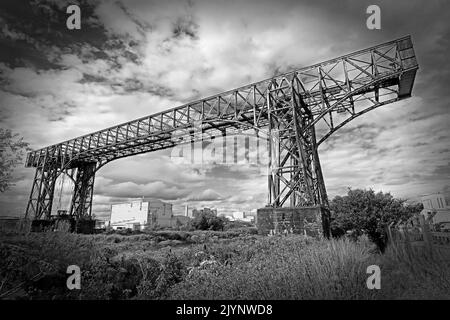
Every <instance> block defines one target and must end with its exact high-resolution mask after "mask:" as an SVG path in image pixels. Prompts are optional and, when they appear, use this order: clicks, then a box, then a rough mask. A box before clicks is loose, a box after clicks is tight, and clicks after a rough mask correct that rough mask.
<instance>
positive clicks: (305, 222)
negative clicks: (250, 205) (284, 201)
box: [256, 206, 330, 238]
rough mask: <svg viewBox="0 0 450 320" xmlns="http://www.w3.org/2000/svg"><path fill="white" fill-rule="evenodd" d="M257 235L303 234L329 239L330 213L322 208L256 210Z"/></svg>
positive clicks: (269, 208) (267, 208) (268, 208)
mask: <svg viewBox="0 0 450 320" xmlns="http://www.w3.org/2000/svg"><path fill="white" fill-rule="evenodd" d="M256 219H257V222H256V225H257V227H258V233H259V234H262V235H273V234H286V233H295V234H304V235H308V236H312V237H316V238H323V237H325V238H329V237H330V211H329V210H328V209H327V208H325V207H322V206H313V207H299V208H271V207H266V208H261V209H258V210H257V218H256Z"/></svg>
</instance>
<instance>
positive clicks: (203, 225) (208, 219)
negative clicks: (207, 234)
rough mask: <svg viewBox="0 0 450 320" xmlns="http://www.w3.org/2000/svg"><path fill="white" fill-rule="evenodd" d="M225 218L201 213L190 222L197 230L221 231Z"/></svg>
mask: <svg viewBox="0 0 450 320" xmlns="http://www.w3.org/2000/svg"><path fill="white" fill-rule="evenodd" d="M225 221H226V220H225V218H223V217H217V216H216V215H214V214H213V213H210V212H202V213H200V214H198V215H197V216H196V217H195V218H194V220H193V221H192V226H193V227H194V228H195V229H197V230H215V231H218V230H223V228H224V226H225Z"/></svg>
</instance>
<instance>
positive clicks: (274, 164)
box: [26, 36, 418, 219]
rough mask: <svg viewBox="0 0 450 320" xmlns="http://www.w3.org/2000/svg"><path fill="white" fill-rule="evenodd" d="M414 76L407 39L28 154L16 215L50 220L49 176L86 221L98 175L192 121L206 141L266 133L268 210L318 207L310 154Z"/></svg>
mask: <svg viewBox="0 0 450 320" xmlns="http://www.w3.org/2000/svg"><path fill="white" fill-rule="evenodd" d="M417 69H418V64H417V61H416V58H415V54H414V49H413V45H412V41H411V38H410V37H409V36H408V37H404V38H400V39H396V40H393V41H390V42H386V43H383V44H380V45H377V46H374V47H371V48H368V49H364V50H360V51H357V52H354V53H351V54H348V55H345V56H341V57H339V58H335V59H332V60H329V61H326V62H323V63H318V64H315V65H312V66H309V67H305V68H301V69H298V70H295V71H292V72H288V73H286V74H282V75H278V76H275V77H272V78H270V79H266V80H263V81H260V82H256V83H252V84H249V85H246V86H243V87H240V88H237V89H234V90H230V91H226V92H223V93H220V94H217V95H214V96H211V97H209V98H205V99H201V100H197V101H194V102H191V103H187V104H185V105H182V106H179V107H176V108H173V109H169V110H166V111H163V112H159V113H156V114H152V115H149V116H146V117H143V118H140V119H137V120H134V121H130V122H126V123H123V124H120V125H117V126H114V127H110V128H107V129H104V130H100V131H97V132H94V133H90V134H87V135H84V136H81V137H78V138H75V139H71V140H68V141H64V142H62V143H58V144H55V145H52V146H49V147H46V148H42V149H39V150H36V151H32V152H30V153H29V154H28V156H27V160H26V166H27V167H35V168H36V175H35V179H34V182H33V185H32V190H31V196H30V199H29V202H28V206H27V211H26V214H27V216H30V217H34V218H35V219H43V218H49V217H50V215H51V212H52V210H51V209H52V200H53V194H54V189H55V182H56V178H57V177H58V176H59V175H60V174H61V173H65V174H68V175H69V176H70V177H71V178H72V180H73V181H74V183H75V188H74V194H73V197H72V205H71V209H70V213H71V214H73V215H75V216H77V217H90V215H91V206H92V196H93V185H94V177H95V172H96V171H97V170H98V169H99V168H100V167H102V166H103V165H105V164H106V163H108V162H110V161H112V160H115V159H119V158H123V157H127V156H132V155H136V154H141V153H145V152H150V151H155V150H161V149H166V148H170V147H173V146H175V145H177V144H179V143H180V141H181V140H180V139H183V141H195V140H196V139H197V138H196V135H195V134H194V129H193V128H194V126H193V124H194V123H199V122H201V123H202V131H203V133H205V134H208V135H209V136H216V135H226V134H230V133H233V132H236V131H237V130H239V129H242V128H244V129H245V128H268V131H269V133H270V134H274V133H276V135H277V137H278V138H277V140H276V142H275V143H270V150H271V152H270V174H269V179H268V180H269V181H268V184H269V197H268V205H270V206H274V207H281V206H291V207H297V206H307V205H318V204H321V205H325V206H327V203H328V202H327V195H326V189H325V184H324V179H323V176H322V171H321V167H320V161H319V156H318V151H317V147H318V146H319V145H320V144H321V143H322V142H323V141H324V140H325V139H327V138H328V137H329V136H330V135H331V134H332V133H333V132H335V131H336V130H338V129H339V128H341V127H342V126H344V125H345V124H347V123H348V122H350V121H351V120H353V119H355V118H356V117H358V116H360V115H362V114H364V113H366V112H368V111H370V110H373V109H375V108H377V107H379V106H382V105H385V104H388V103H392V102H395V101H397V100H400V99H403V98H407V97H409V96H410V95H411V91H412V87H413V84H414V79H415V75H416V71H417ZM186 139H188V140H186ZM270 141H273V140H270Z"/></svg>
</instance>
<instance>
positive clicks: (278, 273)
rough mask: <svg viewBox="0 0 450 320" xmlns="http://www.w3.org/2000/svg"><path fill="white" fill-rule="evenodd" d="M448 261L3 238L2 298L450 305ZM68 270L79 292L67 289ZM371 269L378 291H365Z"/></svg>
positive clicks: (236, 240) (70, 237) (223, 238)
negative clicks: (77, 277)
mask: <svg viewBox="0 0 450 320" xmlns="http://www.w3.org/2000/svg"><path fill="white" fill-rule="evenodd" d="M449 262H450V254H449V253H448V252H434V254H433V255H430V254H428V253H427V252H424V251H423V249H422V248H421V247H417V248H413V249H412V250H406V249H405V248H404V247H403V246H402V245H397V246H391V247H390V248H388V250H387V251H386V252H385V253H384V254H383V255H380V254H378V253H376V252H375V251H374V246H373V245H372V244H371V243H370V242H368V241H367V240H366V239H362V240H360V241H358V242H354V241H350V240H346V239H341V240H332V241H327V240H315V239H311V238H305V237H303V236H295V235H290V236H285V237H278V236H274V237H262V236H258V235H257V234H255V230H254V229H251V228H247V229H236V230H229V231H225V232H213V231H195V232H179V231H159V232H149V233H145V234H137V235H117V234H110V235H104V234H100V235H77V234H67V233H59V232H49V233H30V234H22V235H21V234H13V233H11V234H2V235H0V297H1V298H3V299H449V298H450V277H449V275H450V263H449ZM69 265H78V266H79V267H80V269H81V290H72V291H71V290H68V289H67V287H66V279H67V277H68V276H69V275H68V274H66V270H67V267H68V266H69ZM369 265H378V266H379V267H380V268H381V289H380V290H369V289H368V288H367V286H366V280H367V278H368V277H369V274H367V273H366V270H367V267H368V266H369Z"/></svg>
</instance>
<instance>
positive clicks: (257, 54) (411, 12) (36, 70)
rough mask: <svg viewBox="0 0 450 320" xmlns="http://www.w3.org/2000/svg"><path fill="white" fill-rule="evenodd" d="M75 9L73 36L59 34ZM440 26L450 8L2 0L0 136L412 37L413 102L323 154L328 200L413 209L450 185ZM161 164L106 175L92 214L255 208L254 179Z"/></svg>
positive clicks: (26, 186) (235, 170)
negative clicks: (407, 204)
mask: <svg viewBox="0 0 450 320" xmlns="http://www.w3.org/2000/svg"><path fill="white" fill-rule="evenodd" d="M72 3H77V4H79V6H80V8H81V16H82V17H81V30H68V29H67V28H66V19H67V17H68V16H69V15H68V14H66V8H67V6H68V5H69V4H72ZM371 4H377V5H379V6H380V8H381V27H382V28H381V30H368V29H367V28H366V19H367V17H368V15H367V14H366V8H367V7H368V6H369V5H371ZM448 21H450V2H449V1H446V0H442V1H433V0H430V1H416V0H414V1H411V0H403V1H365V0H363V1H331V0H330V1H323V0H315V1H265V0H263V1H261V0H260V1H234V0H226V1H211V0H210V1H197V0H188V1H177V2H175V1H146V0H139V1H137V0H136V1H125V0H122V1H121V0H117V1H101V0H99V1H61V0H58V1H56V0H53V1H38V0H35V1H23V0H20V1H17V0H14V1H12V0H2V1H1V3H0V127H2V128H8V129H12V130H13V131H14V132H16V133H19V134H20V135H22V136H23V137H24V139H25V140H26V141H28V142H30V144H31V147H32V148H33V149H37V148H41V147H44V146H46V145H50V144H53V143H58V142H60V141H63V140H66V139H70V138H73V137H76V136H79V135H82V134H86V133H89V132H91V131H95V130H99V129H103V128H105V127H108V126H112V125H115V124H119V123H122V122H125V121H128V120H133V119H135V118H138V117H142V116H145V115H149V114H152V113H154V112H157V111H160V110H164V109H167V108H171V107H175V106H177V105H181V104H183V103H186V102H189V101H190V100H193V99H197V98H201V97H202V96H207V95H210V94H214V93H218V92H220V91H225V90H228V89H232V88H235V87H238V86H241V85H245V84H247V83H249V82H253V81H257V80H261V79H265V78H267V77H269V76H271V75H273V74H277V73H280V72H283V71H288V70H290V69H292V68H298V67H302V66H307V65H309V64H312V63H316V62H320V61H322V60H326V59H329V58H333V57H336V56H338V55H341V54H345V53H349V52H352V51H355V50H358V49H362V48H365V47H369V46H372V45H375V44H378V43H381V42H384V41H388V40H392V39H395V38H398V37H401V36H404V35H408V34H411V35H412V38H413V42H414V46H415V51H416V55H417V58H418V62H419V65H420V69H419V72H418V74H417V77H416V82H415V87H414V91H413V97H412V98H410V99H407V100H404V101H401V102H398V103H395V104H392V105H388V106H384V107H382V108H379V109H377V110H374V111H371V112H370V113H368V114H366V115H365V116H363V117H360V118H358V119H356V120H354V121H353V122H351V123H350V124H348V125H347V126H346V127H344V128H343V129H341V130H340V131H338V132H336V133H335V134H334V135H333V136H332V137H330V138H329V139H328V140H327V141H326V142H324V143H323V144H322V145H321V146H320V149H319V152H320V157H321V160H322V168H323V171H324V176H325V183H326V185H327V190H328V193H329V196H330V197H333V196H335V195H338V194H341V195H342V194H344V193H345V192H346V189H347V187H353V188H373V189H375V190H382V191H390V192H392V193H393V194H394V195H395V196H398V197H403V198H407V199H412V200H414V199H417V198H418V196H420V195H421V194H427V193H431V192H436V191H443V190H447V191H449V190H450V182H449V181H450V179H449V178H450V164H449V155H450V147H449V145H450V143H449V142H450V131H449V129H448V127H449V123H450V115H449V111H448V110H449V107H450V106H449V102H450V91H449V90H448V83H449V82H450V74H449V58H448V57H449V54H448V50H449V49H450V42H449V41H450V24H449V23H448ZM169 155H170V150H166V151H161V152H155V153H151V154H145V155H141V156H135V157H131V158H125V159H122V160H117V161H114V162H112V163H110V164H108V165H107V166H105V167H104V168H102V169H101V170H100V171H99V172H98V174H97V177H96V183H95V198H94V213H96V215H98V216H104V215H105V214H106V213H107V212H108V210H109V208H110V204H111V203H114V202H120V201H123V200H128V199H131V198H136V197H141V196H145V197H154V198H159V199H163V200H166V201H168V202H171V203H173V204H174V208H175V211H178V212H182V211H183V206H184V205H185V204H187V203H189V204H190V206H191V207H203V206H208V207H215V208H218V209H219V211H224V212H225V211H233V210H249V209H253V208H258V207H262V206H264V205H265V201H266V198H267V195H266V191H267V190H266V189H267V186H266V181H267V178H266V176H264V175H263V174H261V172H260V171H258V170H248V168H246V167H243V166H240V165H233V166H225V165H217V166H208V167H202V168H199V167H195V166H186V165H181V164H177V163H174V162H173V161H171V160H170V157H169ZM33 174H34V172H33V169H31V168H22V167H21V168H18V169H17V170H16V172H15V180H16V181H15V186H14V187H13V188H11V190H9V191H7V192H4V193H2V194H0V214H2V215H21V214H23V213H24V210H25V206H26V201H27V199H28V196H29V192H30V188H31V181H32V178H33ZM60 185H61V184H57V195H58V190H59V189H58V188H60ZM64 186H66V185H65V184H64ZM65 188H67V186H66V187H65ZM65 193H67V192H65V191H64V192H63V196H62V198H63V200H62V201H61V204H60V203H59V200H57V201H56V202H58V203H56V204H55V205H56V207H58V206H62V207H63V206H64V205H65V204H64V203H66V202H67V199H66V198H67V197H66V195H65ZM57 198H58V197H57Z"/></svg>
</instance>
